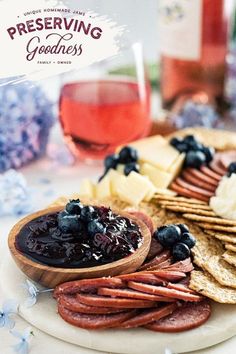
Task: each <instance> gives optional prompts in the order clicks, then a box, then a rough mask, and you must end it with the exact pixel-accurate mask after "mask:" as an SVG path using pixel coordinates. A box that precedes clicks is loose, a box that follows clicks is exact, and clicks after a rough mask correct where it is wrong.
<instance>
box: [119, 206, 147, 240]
mask: <svg viewBox="0 0 236 354" xmlns="http://www.w3.org/2000/svg"><path fill="white" fill-rule="evenodd" d="M125 210H126V211H127V212H128V213H129V214H130V215H133V216H135V217H136V218H137V219H139V220H141V221H142V222H144V224H145V225H146V226H147V227H148V228H149V230H150V232H151V234H153V232H154V225H153V222H152V219H151V218H150V216H148V215H147V214H145V213H144V212H142V211H138V210H134V209H132V208H126V209H125Z"/></svg>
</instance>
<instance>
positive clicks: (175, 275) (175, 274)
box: [152, 269, 186, 281]
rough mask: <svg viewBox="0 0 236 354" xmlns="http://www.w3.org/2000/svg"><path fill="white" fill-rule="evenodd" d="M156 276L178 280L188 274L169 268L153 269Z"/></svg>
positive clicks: (168, 279)
mask: <svg viewBox="0 0 236 354" xmlns="http://www.w3.org/2000/svg"><path fill="white" fill-rule="evenodd" d="M152 272H153V274H154V275H155V276H157V277H158V278H161V279H164V280H167V281H178V280H180V279H182V278H185V277H186V274H185V273H183V272H179V271H175V270H167V269H158V270H154V271H152Z"/></svg>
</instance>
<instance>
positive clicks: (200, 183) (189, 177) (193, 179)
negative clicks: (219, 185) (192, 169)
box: [182, 171, 216, 192]
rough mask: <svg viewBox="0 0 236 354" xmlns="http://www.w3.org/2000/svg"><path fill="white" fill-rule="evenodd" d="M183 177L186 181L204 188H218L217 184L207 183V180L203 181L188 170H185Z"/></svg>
mask: <svg viewBox="0 0 236 354" xmlns="http://www.w3.org/2000/svg"><path fill="white" fill-rule="evenodd" d="M182 177H183V178H184V179H185V181H187V182H188V183H190V184H192V185H193V186H196V187H199V188H203V189H205V190H208V191H210V192H215V190H216V186H214V185H211V184H210V183H207V182H203V181H202V180H200V179H199V178H197V177H195V176H193V175H192V174H191V173H189V172H188V171H183V173H182Z"/></svg>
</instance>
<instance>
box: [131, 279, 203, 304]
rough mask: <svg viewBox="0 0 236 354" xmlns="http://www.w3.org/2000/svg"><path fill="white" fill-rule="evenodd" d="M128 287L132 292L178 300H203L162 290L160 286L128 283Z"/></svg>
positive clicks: (165, 289)
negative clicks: (136, 291)
mask: <svg viewBox="0 0 236 354" xmlns="http://www.w3.org/2000/svg"><path fill="white" fill-rule="evenodd" d="M128 287H129V288H131V289H134V290H138V291H143V292H144V293H148V294H154V295H160V296H167V297H171V298H174V299H178V300H184V301H192V302H199V301H201V300H202V299H203V297H202V296H200V295H193V294H188V293H186V292H183V291H179V290H174V289H168V288H164V287H162V286H153V285H147V284H142V283H137V282H133V281H130V282H128Z"/></svg>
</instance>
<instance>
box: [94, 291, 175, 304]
mask: <svg viewBox="0 0 236 354" xmlns="http://www.w3.org/2000/svg"><path fill="white" fill-rule="evenodd" d="M98 295H105V296H111V297H121V298H130V299H142V300H151V301H160V302H173V301H175V300H173V299H172V298H168V297H164V296H158V295H151V294H147V293H142V292H140V291H135V290H130V289H111V288H99V289H98Z"/></svg>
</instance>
